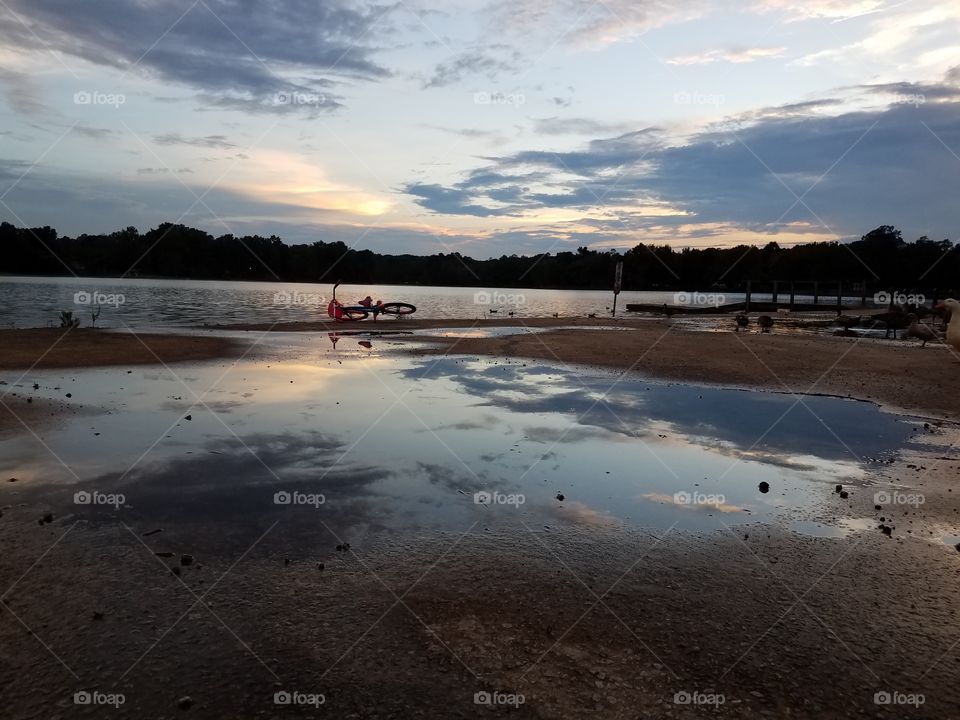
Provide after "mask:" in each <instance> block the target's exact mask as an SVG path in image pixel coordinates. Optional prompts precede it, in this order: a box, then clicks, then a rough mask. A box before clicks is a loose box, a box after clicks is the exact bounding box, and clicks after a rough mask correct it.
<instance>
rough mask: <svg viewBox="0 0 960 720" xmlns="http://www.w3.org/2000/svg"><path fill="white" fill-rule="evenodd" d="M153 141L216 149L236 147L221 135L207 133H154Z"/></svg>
mask: <svg viewBox="0 0 960 720" xmlns="http://www.w3.org/2000/svg"><path fill="white" fill-rule="evenodd" d="M153 141H154V142H155V143H157V144H158V145H193V146H194V147H204V148H215V149H217V150H231V149H233V148H235V147H237V145H236V143H232V142H230V141H229V140H227V138H226V137H225V136H223V135H207V136H206V137H192V138H191V137H183V136H182V135H181V134H180V133H176V132H172V133H167V134H166V135H154V136H153Z"/></svg>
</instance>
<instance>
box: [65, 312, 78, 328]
mask: <svg viewBox="0 0 960 720" xmlns="http://www.w3.org/2000/svg"><path fill="white" fill-rule="evenodd" d="M60 327H62V328H75V327H80V318H75V317H74V316H73V311H72V310H61V311H60Z"/></svg>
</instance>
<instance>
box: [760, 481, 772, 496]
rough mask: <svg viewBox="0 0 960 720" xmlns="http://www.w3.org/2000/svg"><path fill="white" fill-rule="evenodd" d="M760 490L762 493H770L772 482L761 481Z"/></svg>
mask: <svg viewBox="0 0 960 720" xmlns="http://www.w3.org/2000/svg"><path fill="white" fill-rule="evenodd" d="M760 492H762V493H768V492H770V483H768V482H766V481H764V482H762V483H760Z"/></svg>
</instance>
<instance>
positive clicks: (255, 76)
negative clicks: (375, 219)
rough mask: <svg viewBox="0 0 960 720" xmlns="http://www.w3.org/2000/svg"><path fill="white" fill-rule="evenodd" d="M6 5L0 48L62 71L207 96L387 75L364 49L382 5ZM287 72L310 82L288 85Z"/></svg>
mask: <svg viewBox="0 0 960 720" xmlns="http://www.w3.org/2000/svg"><path fill="white" fill-rule="evenodd" d="M8 5H9V6H10V8H11V9H12V10H13V12H14V13H16V15H14V14H13V13H0V39H2V41H3V42H4V43H5V44H7V45H9V46H14V47H19V48H23V49H28V50H36V51H47V50H53V51H56V52H59V53H62V54H64V55H65V56H68V57H66V58H65V63H66V64H67V66H69V65H70V62H71V58H70V57H69V56H72V57H74V58H82V59H83V60H86V61H88V62H92V63H95V64H97V65H106V66H110V67H114V68H117V69H119V70H123V71H127V72H140V73H144V74H153V75H155V76H158V77H159V78H161V79H163V80H166V81H169V82H173V83H177V84H181V85H186V86H189V87H192V88H195V89H198V90H201V91H203V92H205V93H209V94H212V95H214V96H221V95H228V94H234V95H238V96H239V97H240V98H241V99H243V98H246V99H251V98H252V99H263V98H267V97H271V96H274V95H276V94H277V93H282V92H302V93H316V91H317V88H318V87H325V86H328V85H329V80H328V79H327V78H316V77H314V76H315V75H317V74H331V75H335V76H341V77H343V76H346V77H351V78H362V79H368V80H375V79H378V78H383V77H387V76H388V75H390V71H389V70H387V68H385V67H383V66H382V65H380V64H378V63H377V62H375V61H374V60H373V57H372V56H373V54H374V53H375V51H376V48H375V47H373V46H372V44H371V43H372V36H373V35H374V32H373V31H374V30H377V31H380V30H383V31H386V26H385V23H386V22H387V21H386V20H384V19H383V18H384V16H385V15H386V14H387V13H389V11H390V9H391V7H392V6H388V5H367V6H356V5H353V4H350V3H347V2H345V1H344V0H328V1H325V2H315V0H285V1H284V2H282V3H264V2H260V1H259V0H201V1H198V2H193V1H192V0H176V1H174V2H160V1H159V0H97V2H90V3H78V2H75V0H8ZM290 73H296V74H297V75H298V76H299V77H306V78H307V79H302V80H301V79H291V77H293V76H291V75H290ZM260 105H261V109H263V108H269V107H270V104H269V103H266V104H265V103H260ZM335 106H336V105H335V104H334V105H331V106H328V107H327V109H331V108H332V107H335ZM276 107H277V108H278V110H279V111H281V112H282V111H287V110H289V108H286V107H284V106H283V105H277V106H276ZM304 109H311V108H310V106H308V105H305V106H304Z"/></svg>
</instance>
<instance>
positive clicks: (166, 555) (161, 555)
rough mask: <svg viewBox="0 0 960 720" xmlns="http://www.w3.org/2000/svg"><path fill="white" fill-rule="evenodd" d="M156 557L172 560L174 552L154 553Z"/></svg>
mask: <svg viewBox="0 0 960 720" xmlns="http://www.w3.org/2000/svg"><path fill="white" fill-rule="evenodd" d="M154 555H156V556H157V557H160V558H172V557H173V553H172V552H157V553H154Z"/></svg>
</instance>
